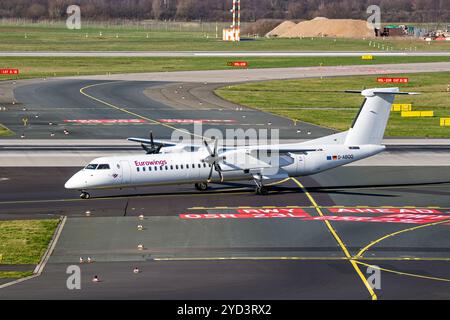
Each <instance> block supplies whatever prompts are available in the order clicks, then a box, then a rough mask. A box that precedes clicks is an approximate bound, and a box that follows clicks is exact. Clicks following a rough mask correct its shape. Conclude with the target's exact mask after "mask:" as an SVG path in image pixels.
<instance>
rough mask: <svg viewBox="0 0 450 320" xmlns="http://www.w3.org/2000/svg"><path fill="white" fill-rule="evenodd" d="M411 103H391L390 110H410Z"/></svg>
mask: <svg viewBox="0 0 450 320" xmlns="http://www.w3.org/2000/svg"><path fill="white" fill-rule="evenodd" d="M411 109H412V105H411V103H393V104H392V107H391V111H411Z"/></svg>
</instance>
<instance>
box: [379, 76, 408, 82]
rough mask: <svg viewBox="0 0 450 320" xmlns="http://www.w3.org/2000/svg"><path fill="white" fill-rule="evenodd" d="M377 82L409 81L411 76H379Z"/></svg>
mask: <svg viewBox="0 0 450 320" xmlns="http://www.w3.org/2000/svg"><path fill="white" fill-rule="evenodd" d="M377 82H381V83H408V82H409V78H391V77H378V78H377Z"/></svg>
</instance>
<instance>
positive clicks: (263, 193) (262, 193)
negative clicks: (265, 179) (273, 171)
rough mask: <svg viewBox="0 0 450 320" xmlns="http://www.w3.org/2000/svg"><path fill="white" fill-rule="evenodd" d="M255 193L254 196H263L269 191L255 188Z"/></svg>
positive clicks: (262, 187)
mask: <svg viewBox="0 0 450 320" xmlns="http://www.w3.org/2000/svg"><path fill="white" fill-rule="evenodd" d="M255 191H256V194H259V195H262V196H265V195H267V194H268V193H269V190H267V188H266V187H264V186H261V187H257V188H256V190H255Z"/></svg>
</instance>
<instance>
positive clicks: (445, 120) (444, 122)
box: [439, 118, 450, 127]
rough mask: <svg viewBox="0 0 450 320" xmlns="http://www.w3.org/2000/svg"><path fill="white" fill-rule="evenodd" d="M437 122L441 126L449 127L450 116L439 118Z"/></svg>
mask: <svg viewBox="0 0 450 320" xmlns="http://www.w3.org/2000/svg"><path fill="white" fill-rule="evenodd" d="M439 124H440V125H441V127H450V118H441V119H440V123H439Z"/></svg>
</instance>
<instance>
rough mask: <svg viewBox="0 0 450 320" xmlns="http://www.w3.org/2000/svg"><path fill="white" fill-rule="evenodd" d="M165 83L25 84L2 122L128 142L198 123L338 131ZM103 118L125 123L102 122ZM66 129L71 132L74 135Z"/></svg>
mask: <svg viewBox="0 0 450 320" xmlns="http://www.w3.org/2000/svg"><path fill="white" fill-rule="evenodd" d="M164 84H165V83H162V82H151V81H148V82H147V81H106V82H105V81H93V80H51V81H41V82H37V83H34V84H29V85H23V86H19V87H17V88H16V89H15V90H14V95H15V99H16V100H17V101H18V102H19V103H17V104H15V105H14V106H10V107H9V108H8V110H7V111H6V112H3V113H2V123H3V124H4V125H5V126H7V127H8V128H10V129H11V130H13V131H15V132H17V134H24V135H25V137H26V138H32V139H46V138H48V139H52V138H58V137H65V138H70V139H113V138H116V139H118V138H122V139H124V138H126V137H130V136H140V137H147V136H148V132H149V131H150V130H152V131H153V133H154V135H155V138H159V139H170V138H171V136H172V133H174V128H175V127H176V128H179V129H186V130H189V131H191V132H195V130H194V124H193V123H192V121H194V120H198V119H200V120H203V121H204V122H203V124H202V130H203V131H206V130H208V129H210V128H214V129H219V130H221V131H222V132H223V134H224V135H225V131H226V129H231V128H241V129H244V130H247V129H250V128H256V129H267V130H270V129H272V128H277V129H279V130H280V131H279V136H280V138H282V139H284V138H299V139H302V138H303V139H305V138H313V137H320V136H323V135H325V134H329V133H332V132H333V131H332V130H329V129H326V128H322V127H319V126H315V125H311V124H307V123H302V122H299V123H297V124H294V123H293V121H292V120H289V119H286V118H282V117H278V116H275V115H272V114H268V113H264V112H261V111H257V110H254V109H250V108H245V107H241V106H237V105H235V104H232V103H228V102H225V101H223V100H221V99H219V98H218V97H216V96H215V95H214V94H212V93H211V92H210V90H206V89H210V88H209V86H208V85H203V84H184V83H180V84H175V85H173V84H166V85H167V86H164ZM204 87H206V89H204ZM144 91H145V92H144ZM146 93H147V94H146ZM24 108H25V110H24ZM24 118H27V119H28V122H27V126H24V125H23V121H22V119H24ZM98 119H102V120H104V119H109V120H116V121H117V120H118V121H120V122H119V123H108V122H103V123H98V122H97V123H96V122H95V121H96V120H98ZM90 120H91V122H89V121H90ZM92 120H93V121H94V122H92ZM135 120H137V121H135ZM127 121H128V122H127ZM189 121H191V122H189ZM206 121H209V122H206ZM64 130H68V132H69V135H68V136H66V135H64ZM299 130H300V131H301V132H299ZM175 133H177V131H175ZM52 134H54V136H52ZM200 134H201V132H200ZM15 138H17V137H15Z"/></svg>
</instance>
